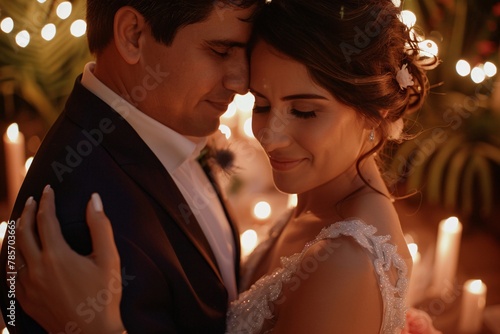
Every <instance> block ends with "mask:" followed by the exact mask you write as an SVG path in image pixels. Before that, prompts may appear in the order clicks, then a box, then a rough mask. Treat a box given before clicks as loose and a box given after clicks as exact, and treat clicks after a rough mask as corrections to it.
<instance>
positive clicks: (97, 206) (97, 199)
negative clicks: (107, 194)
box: [91, 193, 103, 212]
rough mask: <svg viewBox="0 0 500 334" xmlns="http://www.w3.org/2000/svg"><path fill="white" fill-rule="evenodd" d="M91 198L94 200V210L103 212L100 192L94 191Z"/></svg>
mask: <svg viewBox="0 0 500 334" xmlns="http://www.w3.org/2000/svg"><path fill="white" fill-rule="evenodd" d="M91 200H92V206H93V207H94V210H95V211H96V212H102V211H103V208H102V201H101V196H99V194H98V193H93V194H92V196H91Z"/></svg>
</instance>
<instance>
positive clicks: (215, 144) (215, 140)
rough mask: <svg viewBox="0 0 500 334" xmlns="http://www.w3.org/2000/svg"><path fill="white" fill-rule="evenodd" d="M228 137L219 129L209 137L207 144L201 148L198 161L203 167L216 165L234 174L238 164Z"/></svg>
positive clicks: (227, 172)
mask: <svg viewBox="0 0 500 334" xmlns="http://www.w3.org/2000/svg"><path fill="white" fill-rule="evenodd" d="M229 146H230V145H229V142H228V140H227V139H226V137H225V136H224V135H223V134H222V133H220V132H219V131H217V133H215V134H213V135H212V136H210V137H209V138H208V141H207V145H206V146H205V147H204V148H203V149H202V150H201V152H200V155H199V156H198V161H199V162H200V164H201V166H202V167H205V166H209V167H211V168H212V167H216V168H218V169H219V170H221V171H223V172H225V173H226V174H232V173H233V172H234V171H235V169H236V166H235V164H234V161H235V153H234V152H233V151H232V150H231V149H230V147H229Z"/></svg>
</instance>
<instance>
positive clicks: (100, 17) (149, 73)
mask: <svg viewBox="0 0 500 334" xmlns="http://www.w3.org/2000/svg"><path fill="white" fill-rule="evenodd" d="M227 1H230V0H227ZM227 1H226V0H220V1H215V2H213V1H208V0H206V1H205V0H198V1H185V0H182V1H179V0H168V1H166V0H151V1H144V0H143V1H141V0H133V1H126V2H125V1H102V0H88V1H87V6H88V12H87V24H88V33H87V34H88V41H89V47H90V50H91V51H92V52H93V53H94V54H95V56H96V62H95V64H94V63H90V64H87V66H86V67H85V70H84V73H83V75H82V76H81V77H79V78H78V79H77V81H76V84H75V87H74V89H73V92H72V94H71V96H70V97H69V99H68V102H67V104H66V107H65V110H64V111H63V113H62V114H61V116H60V117H59V119H58V120H57V121H56V123H55V124H54V125H53V127H52V128H51V130H50V131H49V133H48V134H47V136H46V138H45V139H44V142H43V144H42V145H41V147H40V149H39V151H38V153H37V155H36V157H35V160H34V161H33V164H32V165H31V168H30V170H29V173H28V175H27V176H26V179H25V181H24V184H23V186H22V188H21V190H20V192H19V195H18V199H17V202H16V205H15V207H14V210H13V213H12V219H16V218H17V217H19V216H20V213H21V212H22V209H23V206H24V203H25V201H26V199H27V198H28V197H29V196H31V195H33V196H35V200H38V198H39V197H40V191H41V189H42V188H43V187H44V186H45V185H46V184H50V185H51V187H52V188H53V189H54V191H55V194H56V207H57V216H58V218H59V221H60V224H61V230H62V233H63V235H64V237H65V239H66V241H67V242H68V243H69V244H70V246H71V247H72V248H73V249H74V250H76V251H77V252H79V253H80V254H89V253H91V251H92V245H91V242H90V237H89V232H88V228H87V225H86V222H85V207H86V204H87V201H88V199H89V198H90V195H91V194H92V193H94V192H96V193H99V194H100V196H101V197H102V200H103V202H104V206H105V208H106V214H107V215H108V217H109V218H110V220H111V222H112V223H113V230H114V234H115V240H116V243H117V248H118V251H119V254H120V258H121V273H116V276H117V279H118V277H119V276H121V280H122V281H121V282H122V285H123V297H122V301H121V304H120V305H121V316H122V319H123V323H124V325H125V328H127V329H128V331H129V333H174V332H176V333H177V332H178V333H202V332H203V333H218V332H220V333H222V332H223V331H224V328H225V313H226V309H227V304H228V301H229V300H231V299H233V298H234V297H235V296H236V291H237V282H236V276H237V272H238V263H239V241H238V233H237V232H236V230H235V228H234V226H233V225H232V224H231V223H230V219H229V218H228V215H227V211H226V209H225V207H224V206H223V205H222V203H221V202H220V200H219V198H218V196H217V195H216V191H215V190H214V188H213V185H212V183H211V178H210V175H209V173H208V174H207V175H206V174H205V173H204V172H203V170H202V167H201V166H200V165H199V164H198V162H197V159H196V158H197V157H198V156H199V153H200V151H201V149H202V148H203V147H204V145H205V141H206V140H205V136H207V135H209V134H211V133H213V132H214V131H216V130H217V128H218V125H219V117H220V116H221V115H222V114H223V113H224V111H225V110H226V108H227V105H228V104H229V103H230V102H231V100H232V98H233V97H234V95H235V94H236V93H240V94H244V93H246V91H247V81H248V68H247V66H248V64H247V59H246V50H245V46H246V43H247V41H248V39H249V36H250V31H251V25H250V23H249V22H248V19H249V18H250V17H251V15H252V13H253V11H254V10H255V5H254V2H257V0H247V1H238V2H234V0H233V2H227ZM125 3H126V4H127V5H126V6H125ZM215 187H216V186H215ZM42 246H43V245H42ZM6 247H7V243H5V244H4V250H3V251H2V252H1V260H2V263H1V266H2V270H1V282H2V283H1V284H2V289H3V291H2V300H1V302H2V313H3V315H4V319H5V322H6V323H7V324H8V325H9V326H8V327H9V331H10V333H30V334H32V333H42V332H44V331H43V329H42V328H41V327H40V326H39V325H38V324H36V323H35V322H34V321H33V320H32V319H30V318H29V317H28V316H27V315H26V314H25V313H23V311H22V309H21V308H20V307H19V305H18V303H16V301H15V300H14V298H13V296H12V295H11V294H9V292H12V286H11V285H10V284H9V282H10V281H9V279H12V274H10V273H9V271H5V270H3V268H6V265H7V264H8V256H7V254H8V253H7V251H6ZM17 261H18V262H21V261H22V254H20V255H18V259H17ZM16 266H17V268H18V269H17V271H19V273H18V274H19V275H21V274H25V273H27V272H29V267H27V268H20V267H21V266H20V263H18V264H17V265H16ZM22 267H24V264H22ZM21 270H26V272H24V273H23V272H21ZM110 284H111V282H110ZM110 290H112V289H111V287H110ZM111 292H112V291H111ZM110 298H112V296H111V295H110V294H109V293H107V292H106V291H105V292H103V293H102V294H99V295H97V296H89V298H88V299H87V300H85V301H82V303H81V304H79V305H78V306H77V308H76V309H75V313H76V316H80V317H83V318H84V319H85V321H92V319H93V314H95V312H100V310H102V306H103V304H106V303H107V302H109V300H110ZM12 305H14V306H15V311H14V316H12ZM70 329H71V328H70ZM71 330H76V329H74V328H72V329H71ZM75 332H78V331H75Z"/></svg>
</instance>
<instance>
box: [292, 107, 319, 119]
mask: <svg viewBox="0 0 500 334" xmlns="http://www.w3.org/2000/svg"><path fill="white" fill-rule="evenodd" d="M290 114H292V115H293V116H295V117H297V118H302V119H308V118H314V117H316V112H314V111H302V110H297V109H292V110H290Z"/></svg>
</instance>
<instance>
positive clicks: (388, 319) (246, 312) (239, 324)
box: [226, 219, 408, 334]
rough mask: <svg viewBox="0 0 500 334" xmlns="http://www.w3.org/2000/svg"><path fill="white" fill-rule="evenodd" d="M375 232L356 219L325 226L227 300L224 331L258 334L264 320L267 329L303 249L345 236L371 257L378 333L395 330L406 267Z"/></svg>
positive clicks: (401, 317)
mask: <svg viewBox="0 0 500 334" xmlns="http://www.w3.org/2000/svg"><path fill="white" fill-rule="evenodd" d="M376 231H377V229H376V228H375V227H374V226H371V225H367V224H365V223H364V222H362V221H361V220H359V219H350V220H345V221H341V222H337V223H334V224H332V225H330V226H328V227H325V228H324V229H323V230H321V232H320V233H319V234H318V235H317V236H316V238H315V239H314V240H312V241H310V242H309V243H307V244H306V245H305V247H304V248H303V250H302V252H300V253H296V254H294V255H292V256H289V257H283V258H281V267H280V268H278V269H276V270H275V271H274V272H273V273H271V274H269V275H265V276H263V277H262V278H260V279H259V280H258V281H257V282H255V283H254V284H253V285H252V286H251V287H250V289H248V290H246V291H244V292H242V293H241V294H240V295H239V298H238V299H237V300H235V301H234V302H232V303H231V305H230V308H229V311H228V315H227V331H226V332H227V333H245V334H254V333H261V332H262V331H263V330H264V329H263V327H264V323H265V322H266V326H265V327H266V328H265V330H269V328H268V327H269V320H271V319H273V317H274V314H273V311H272V310H273V307H272V304H273V302H275V301H277V299H278V298H279V297H280V295H281V292H282V288H283V285H284V284H286V283H287V282H289V281H290V280H291V278H292V276H293V275H294V273H295V272H296V271H297V269H298V268H299V266H300V265H301V261H302V259H303V258H304V254H305V253H306V252H307V250H308V249H309V248H310V247H311V246H313V245H314V244H316V243H317V242H319V241H321V240H327V239H335V238H338V237H340V236H348V237H352V238H353V239H354V240H355V241H356V242H357V243H358V244H359V245H361V246H362V247H363V248H365V249H366V250H367V251H368V252H369V253H370V255H371V258H372V259H373V266H374V270H375V273H376V274H377V277H378V281H379V286H380V293H381V296H382V299H383V303H384V314H383V320H382V326H381V329H380V333H384V334H388V333H390V334H393V333H399V332H400V331H401V328H403V326H404V323H405V295H406V290H407V287H408V277H407V266H406V263H405V261H404V259H403V258H402V257H401V256H400V255H399V254H398V253H397V248H396V246H394V245H393V244H390V243H389V242H388V241H389V239H390V236H377V235H375V233H376ZM394 273H395V274H396V276H397V277H396V279H395V280H393V281H394V283H393V282H392V281H391V279H390V278H391V274H394ZM320 288H321V287H320ZM271 323H272V322H271Z"/></svg>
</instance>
